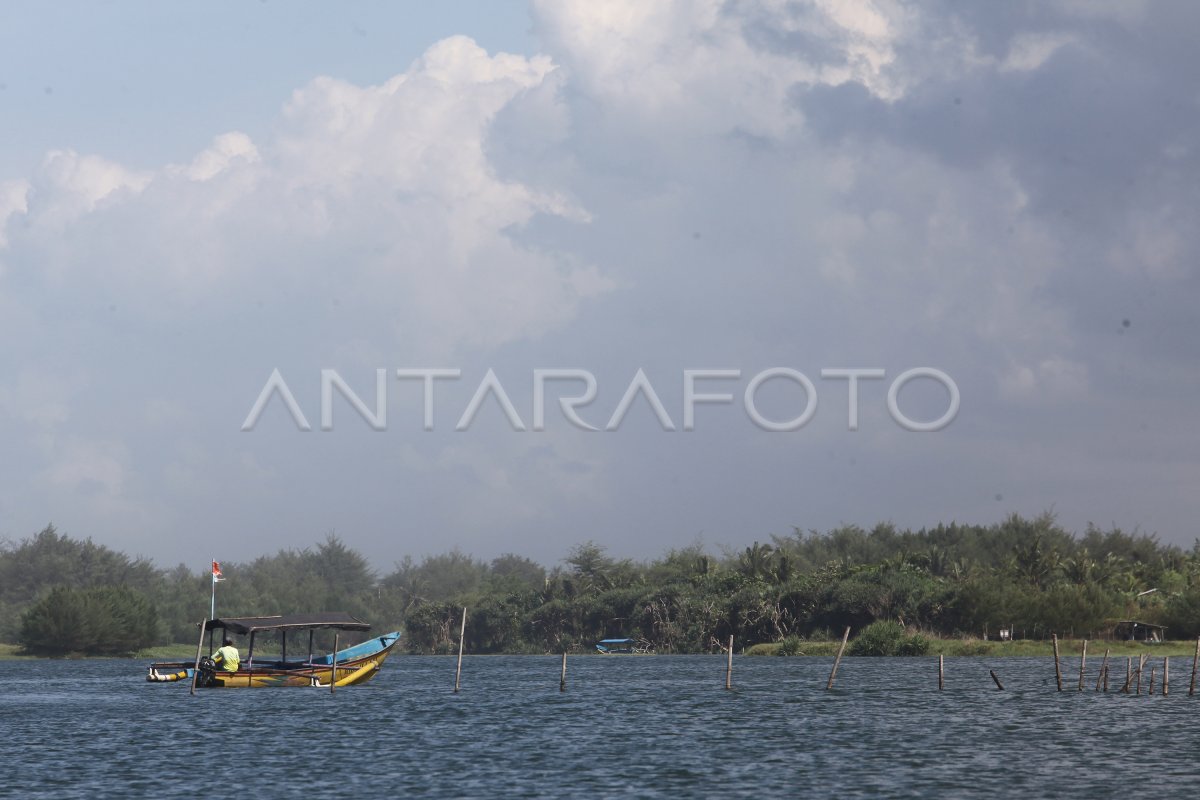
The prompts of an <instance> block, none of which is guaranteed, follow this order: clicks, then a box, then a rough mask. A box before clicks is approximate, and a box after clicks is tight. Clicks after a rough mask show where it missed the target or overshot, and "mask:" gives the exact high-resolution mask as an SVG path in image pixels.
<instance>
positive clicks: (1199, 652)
mask: <svg viewBox="0 0 1200 800" xmlns="http://www.w3.org/2000/svg"><path fill="white" fill-rule="evenodd" d="M1197 662H1200V636H1197V637H1196V655H1194V656H1192V683H1191V685H1190V686H1188V697H1191V696H1192V695H1194V694H1195V693H1196V663H1197Z"/></svg>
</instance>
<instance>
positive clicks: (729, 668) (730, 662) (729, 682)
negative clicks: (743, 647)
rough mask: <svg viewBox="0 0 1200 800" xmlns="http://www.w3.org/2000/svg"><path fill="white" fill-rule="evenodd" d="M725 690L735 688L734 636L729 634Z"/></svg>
mask: <svg viewBox="0 0 1200 800" xmlns="http://www.w3.org/2000/svg"><path fill="white" fill-rule="evenodd" d="M725 688H726V689H732V688H733V634H732V633H731V634H729V654H728V661H726V662H725Z"/></svg>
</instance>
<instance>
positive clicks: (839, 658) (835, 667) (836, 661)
mask: <svg viewBox="0 0 1200 800" xmlns="http://www.w3.org/2000/svg"><path fill="white" fill-rule="evenodd" d="M849 639H850V626H849V625H847V626H846V632H845V633H843V634H842V646H841V647H839V648H838V654H837V658H835V659H834V660H833V669H832V670H830V672H829V683H827V684H825V688H826V689H832V688H833V679H834V678H836V677H837V670H838V664H841V663H842V653H844V652H845V651H846V642H847V641H848V640H849Z"/></svg>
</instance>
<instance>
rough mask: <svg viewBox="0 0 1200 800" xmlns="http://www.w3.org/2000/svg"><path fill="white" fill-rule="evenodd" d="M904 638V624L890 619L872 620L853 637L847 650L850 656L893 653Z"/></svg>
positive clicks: (887, 654) (888, 654)
mask: <svg viewBox="0 0 1200 800" xmlns="http://www.w3.org/2000/svg"><path fill="white" fill-rule="evenodd" d="M903 640H904V626H903V625H901V624H900V623H899V622H892V621H891V620H880V621H878V622H872V623H871V624H870V625H868V626H867V627H865V628H863V629H862V633H860V634H858V636H856V637H854V641H853V642H851V643H850V649H849V650H848V651H847V652H848V653H849V655H852V656H891V655H895V654H896V651H897V650H898V649H899V647H900V643H901V641H903Z"/></svg>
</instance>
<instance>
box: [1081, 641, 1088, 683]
mask: <svg viewBox="0 0 1200 800" xmlns="http://www.w3.org/2000/svg"><path fill="white" fill-rule="evenodd" d="M1086 668H1087V639H1084V640H1083V655H1081V656H1080V657H1079V691H1081V692H1082V691H1083V674H1084V670H1085V669H1086Z"/></svg>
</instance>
